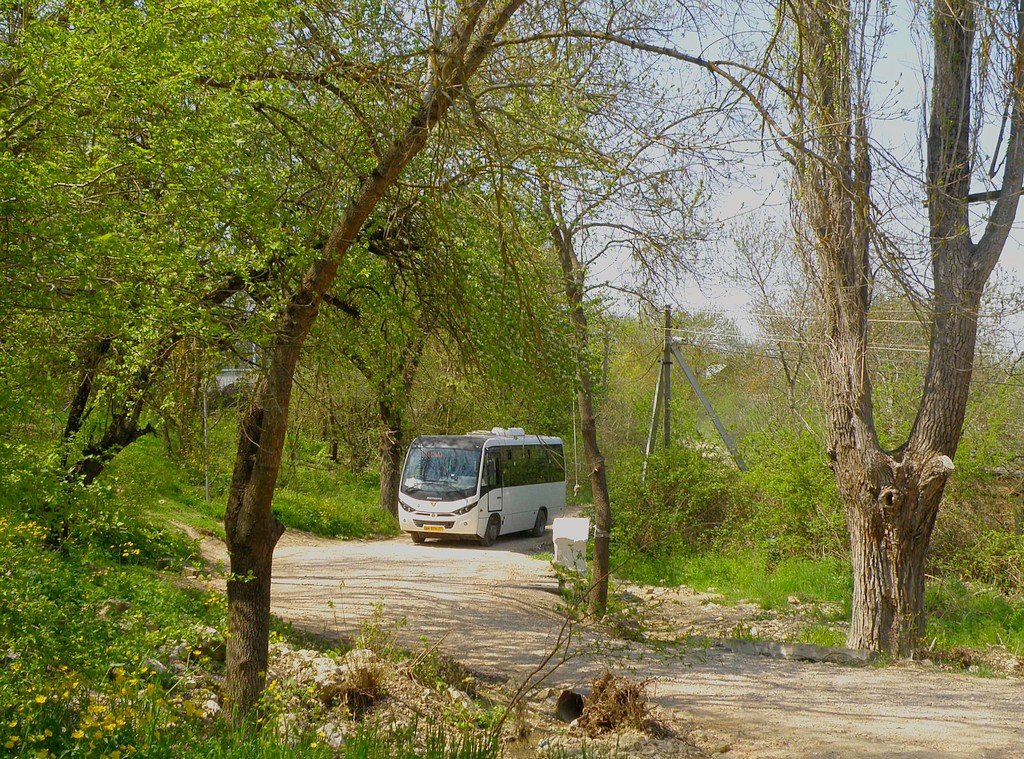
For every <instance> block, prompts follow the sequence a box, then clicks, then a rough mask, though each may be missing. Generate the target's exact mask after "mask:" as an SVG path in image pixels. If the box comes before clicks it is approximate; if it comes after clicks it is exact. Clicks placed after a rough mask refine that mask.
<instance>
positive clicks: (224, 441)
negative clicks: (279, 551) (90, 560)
mask: <svg viewBox="0 0 1024 759" xmlns="http://www.w3.org/2000/svg"><path fill="white" fill-rule="evenodd" d="M230 441H231V434H230V430H228V429H227V426H226V425H222V427H221V428H220V429H218V430H217V431H216V432H215V434H214V435H213V436H212V438H211V456H210V462H209V465H210V482H211V488H210V500H209V501H207V500H206V497H205V483H204V478H205V471H204V467H205V461H204V460H203V456H202V455H201V454H202V452H201V451H200V452H192V454H191V455H190V456H187V457H182V456H171V455H169V454H168V452H167V450H166V447H165V445H164V443H163V442H162V441H160V440H157V439H156V438H152V437H150V438H144V439H142V440H139V441H138V442H136V443H135V444H134V445H132V446H130V447H129V448H127V449H125V450H124V451H123V452H121V453H120V454H119V455H118V456H117V458H116V459H115V460H114V461H113V462H112V463H111V465H110V466H109V467H108V470H107V472H105V473H104V476H103V478H102V479H101V481H100V485H101V486H102V487H106V488H109V489H110V491H111V495H112V496H113V497H114V498H115V499H116V500H117V501H120V502H121V503H123V504H125V505H130V506H131V507H132V508H134V509H137V510H139V511H142V512H144V513H148V514H151V515H153V516H154V517H157V518H159V519H162V520H173V521H178V522H182V523H185V524H188V525H191V526H193V527H195V528H197V529H200V530H203V531H207V532H211V533H213V534H216V535H223V520H224V508H225V505H226V503H227V492H228V487H229V484H230V471H231V466H232V464H233V459H232V457H231V455H230V451H231V450H232V446H231V443H230ZM303 461H304V462H306V463H299V462H294V463H293V462H289V463H288V464H287V465H286V466H284V467H282V472H281V476H280V477H279V480H278V486H277V489H276V490H275V492H274V513H275V515H276V516H277V518H278V519H279V520H281V522H282V523H283V524H284V525H285V526H286V527H289V528H292V529H296V530H304V531H306V532H312V533H316V534H318V535H323V536H325V537H332V538H366V537H371V536H374V535H392V534H397V532H398V529H397V524H396V523H395V520H394V518H393V517H392V516H391V515H390V514H388V513H387V512H385V511H383V510H382V509H381V508H380V504H379V498H380V496H379V493H380V486H379V481H378V479H377V476H376V474H374V473H366V474H353V473H351V472H349V471H348V470H346V469H344V468H343V467H337V466H332V465H331V464H330V462H328V461H321V460H318V459H316V458H311V459H310V460H308V461H307V460H306V459H305V458H303Z"/></svg>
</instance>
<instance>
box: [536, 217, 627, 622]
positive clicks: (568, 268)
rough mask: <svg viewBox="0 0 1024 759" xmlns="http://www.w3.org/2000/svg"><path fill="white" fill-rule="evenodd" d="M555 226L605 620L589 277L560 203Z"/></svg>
mask: <svg viewBox="0 0 1024 759" xmlns="http://www.w3.org/2000/svg"><path fill="white" fill-rule="evenodd" d="M550 206H551V208H550V212H551V217H552V220H553V222H554V223H553V225H552V229H551V236H552V239H553V240H554V243H555V249H556V251H557V252H558V262H559V264H560V265H561V268H562V280H563V283H564V289H565V299H566V302H567V303H568V305H569V321H570V323H571V324H572V329H573V337H574V341H575V345H574V346H573V347H574V349H575V353H576V381H577V389H576V402H577V405H578V406H579V411H580V438H581V439H582V441H583V454H584V457H585V458H586V460H587V468H588V469H589V470H590V489H591V491H592V493H591V495H592V497H593V499H594V527H595V532H594V563H593V571H592V573H591V586H590V610H591V612H593V613H595V614H603V613H604V611H605V609H606V608H607V606H608V573H609V562H610V555H611V529H612V509H611V499H610V498H609V496H608V472H607V468H606V467H605V461H604V456H603V455H602V454H601V448H600V446H599V445H598V440H597V414H596V412H595V410H594V378H593V376H592V375H591V371H590V365H589V363H588V359H587V355H588V351H589V348H590V327H589V325H588V323H587V312H586V310H585V308H584V301H583V296H584V276H585V273H586V272H585V271H584V268H583V265H582V264H581V263H580V260H579V256H577V254H576V250H575V247H574V244H573V237H572V230H571V229H570V227H569V225H568V224H567V223H566V221H565V218H564V215H563V214H562V211H561V208H560V206H559V204H558V202H557V201H554V200H552V201H551V202H550Z"/></svg>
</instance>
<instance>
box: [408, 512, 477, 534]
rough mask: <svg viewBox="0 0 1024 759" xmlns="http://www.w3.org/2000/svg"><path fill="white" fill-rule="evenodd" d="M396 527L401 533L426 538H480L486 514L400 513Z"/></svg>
mask: <svg viewBox="0 0 1024 759" xmlns="http://www.w3.org/2000/svg"><path fill="white" fill-rule="evenodd" d="M398 526H399V527H400V528H401V529H402V531H403V532H409V533H412V532H418V533H422V534H423V535H426V536H427V537H435V538H443V537H444V536H446V535H451V536H453V537H455V536H463V537H481V536H482V535H483V531H484V529H485V528H486V527H487V514H486V513H483V514H481V513H479V512H473V513H469V514H438V515H437V516H432V515H429V514H420V513H415V512H414V513H412V514H410V513H408V512H402V513H401V515H400V516H399V519H398Z"/></svg>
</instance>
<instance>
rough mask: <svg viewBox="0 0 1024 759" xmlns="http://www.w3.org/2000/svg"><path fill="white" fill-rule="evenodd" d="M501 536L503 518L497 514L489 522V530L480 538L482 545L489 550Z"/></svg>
mask: <svg viewBox="0 0 1024 759" xmlns="http://www.w3.org/2000/svg"><path fill="white" fill-rule="evenodd" d="M499 534H501V517H499V516H498V515H497V514H495V515H494V516H492V517H491V518H490V520H489V521H488V522H487V529H486V530H484V536H483V537H482V538H480V545H482V546H487V547H488V548H489V547H491V546H493V545H494V541H496V540H497V539H498V535H499Z"/></svg>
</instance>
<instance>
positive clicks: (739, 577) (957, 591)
mask: <svg viewBox="0 0 1024 759" xmlns="http://www.w3.org/2000/svg"><path fill="white" fill-rule="evenodd" d="M620 574H623V575H625V576H627V577H628V578H629V579H632V580H634V581H638V582H643V583H647V584H651V585H672V586H674V585H686V586H688V587H691V588H694V589H695V590H700V591H710V592H716V593H720V594H721V595H722V596H723V597H724V598H725V599H726V600H727V601H730V602H737V601H750V602H753V603H756V604H759V605H760V606H761V607H762V608H764V609H773V610H776V611H778V610H783V609H785V608H787V606H788V600H787V599H788V598H789V596H797V597H798V598H800V600H801V601H802V602H817V603H827V604H832V605H834V608H835V609H836V612H835V613H829V614H826V615H823V618H822V620H821V622H820V623H816V624H812V625H810V626H809V627H807V628H806V629H805V630H804V631H803V633H802V634H801V636H800V640H801V641H803V642H806V643H814V644H816V645H823V646H842V645H844V642H845V636H844V634H843V633H842V632H841V631H839V630H836V629H835V628H834V627H833V626H831V625H829V624H828V622H836V621H843V620H847V619H849V616H850V595H851V592H852V585H851V579H850V570H849V567H848V566H847V564H846V563H845V562H842V561H840V560H838V559H802V558H789V559H783V560H781V561H778V562H770V561H768V560H767V559H765V557H764V556H762V555H760V554H757V553H754V552H750V551H737V552H735V553H730V554H722V553H706V554H697V555H676V556H669V557H666V558H659V559H657V560H653V559H649V560H633V561H628V562H625V563H624V564H623V565H622V570H620ZM925 607H926V613H927V627H926V634H925V641H924V642H925V644H926V645H932V644H934V647H935V648H936V649H938V650H940V651H942V650H951V649H955V648H958V647H962V648H968V649H984V648H987V647H988V646H994V645H1001V646H1005V647H1006V648H1007V649H1008V650H1009V651H1010V652H1012V653H1014V654H1017V655H1020V654H1021V653H1022V652H1024V598H1021V597H1019V596H1008V595H1005V594H1003V593H1000V592H999V591H998V590H996V589H995V588H992V587H988V586H984V585H980V584H966V583H963V582H960V581H958V580H955V579H940V580H933V581H931V582H930V583H929V585H928V587H927V591H926V597H925Z"/></svg>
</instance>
